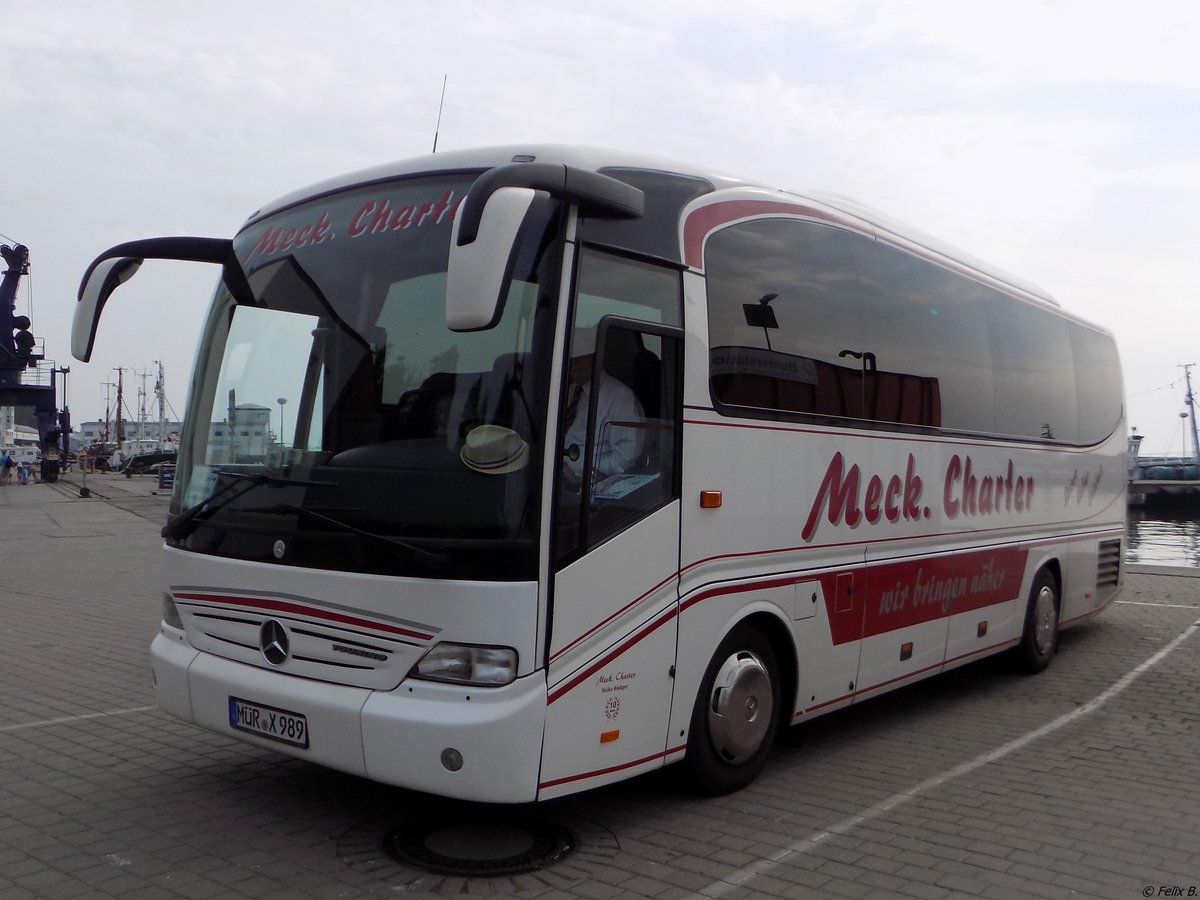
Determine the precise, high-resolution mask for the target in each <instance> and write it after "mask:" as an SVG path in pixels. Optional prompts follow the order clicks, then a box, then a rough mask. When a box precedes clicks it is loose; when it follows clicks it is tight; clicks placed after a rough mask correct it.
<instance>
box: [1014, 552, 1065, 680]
mask: <svg viewBox="0 0 1200 900" xmlns="http://www.w3.org/2000/svg"><path fill="white" fill-rule="evenodd" d="M1059 608H1060V601H1059V597H1058V581H1057V580H1056V579H1055V577H1054V575H1053V574H1051V572H1050V571H1049V570H1047V569H1040V570H1039V571H1038V573H1037V575H1035V576H1034V578H1033V586H1032V587H1031V588H1030V589H1029V603H1028V605H1027V606H1026V607H1025V628H1024V630H1023V631H1022V633H1021V643H1020V645H1019V646H1018V647H1017V658H1018V660H1019V662H1020V665H1021V668H1022V669H1023V670H1024V671H1026V672H1028V673H1029V674H1030V675H1036V674H1037V673H1038V672H1042V671H1044V670H1045V669H1046V667H1047V666H1049V665H1050V661H1051V660H1052V659H1054V651H1055V650H1056V649H1057V647H1058V615H1059Z"/></svg>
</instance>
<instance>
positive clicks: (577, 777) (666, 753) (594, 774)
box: [538, 746, 685, 791]
mask: <svg viewBox="0 0 1200 900" xmlns="http://www.w3.org/2000/svg"><path fill="white" fill-rule="evenodd" d="M684 749H685V746H680V747H672V748H671V749H669V750H664V751H663V752H662V753H652V754H651V755H650V756H643V757H642V758H641V759H635V760H633V761H632V762H627V763H620V764H618V765H615V766H609V767H608V768H605V769H596V770H595V771H593V772H580V773H579V774H578V775H566V776H564V777H562V778H555V779H553V780H551V781H544V782H542V783H541V784H539V785H538V790H543V791H544V790H546V789H547V788H552V787H558V786H559V785H560V784H571V783H572V782H575V781H583V780H584V779H585V778H599V777H600V776H601V775H610V774H612V773H613V772H620V771H622V770H624V769H632V768H633V767H634V766H641V765H645V764H646V763H648V762H654V761H655V760H656V759H665V758H666V757H668V756H670V755H671V754H672V753H678V752H680V751H681V750H684Z"/></svg>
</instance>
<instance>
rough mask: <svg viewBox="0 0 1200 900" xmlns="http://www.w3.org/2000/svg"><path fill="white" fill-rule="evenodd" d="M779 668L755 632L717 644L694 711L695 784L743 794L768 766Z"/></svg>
mask: <svg viewBox="0 0 1200 900" xmlns="http://www.w3.org/2000/svg"><path fill="white" fill-rule="evenodd" d="M779 710H780V696H779V664H778V661H777V659H776V656H775V648H774V647H773V646H772V645H771V642H770V640H769V639H768V638H767V637H766V635H764V634H763V633H762V632H761V631H760V630H758V629H757V628H751V627H748V626H742V627H739V628H736V629H734V630H733V631H732V632H730V633H729V635H727V636H726V638H725V639H724V640H723V641H721V644H720V646H719V647H718V648H717V652H716V653H715V654H714V655H713V658H712V661H711V662H709V664H708V669H707V670H706V671H705V673H704V680H703V681H702V682H701V684H700V693H699V695H698V696H697V697H696V705H695V707H694V708H693V710H692V721H691V730H690V732H689V734H688V744H687V761H688V763H689V765H690V768H691V772H692V775H693V777H694V779H695V780H696V782H697V783H698V784H699V785H700V786H701V787H702V788H703V789H705V790H706V791H709V792H711V793H714V794H728V793H731V792H732V791H737V790H741V789H742V788H744V787H745V786H746V785H748V784H749V783H750V782H751V781H753V780H754V777H755V776H756V775H757V774H758V772H759V770H760V769H762V767H763V763H764V762H766V759H767V754H768V753H770V751H771V744H772V742H773V741H774V738H775V732H776V730H777V729H778V727H779V714H780V713H779Z"/></svg>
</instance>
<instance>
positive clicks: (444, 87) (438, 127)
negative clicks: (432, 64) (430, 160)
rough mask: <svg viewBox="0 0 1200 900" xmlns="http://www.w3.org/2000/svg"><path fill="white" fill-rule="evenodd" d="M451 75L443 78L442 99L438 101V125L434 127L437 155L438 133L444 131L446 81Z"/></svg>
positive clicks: (434, 146)
mask: <svg viewBox="0 0 1200 900" xmlns="http://www.w3.org/2000/svg"><path fill="white" fill-rule="evenodd" d="M448 77H449V73H447V74H445V75H443V76H442V99H441V100H440V101H438V117H437V124H436V125H435V126H433V152H434V153H437V139H438V132H439V131H441V130H442V107H443V106H445V105H446V79H447V78H448Z"/></svg>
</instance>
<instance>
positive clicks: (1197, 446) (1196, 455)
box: [1179, 363, 1200, 465]
mask: <svg viewBox="0 0 1200 900" xmlns="http://www.w3.org/2000/svg"><path fill="white" fill-rule="evenodd" d="M1194 365H1195V363H1188V364H1187V365H1183V366H1180V367H1179V368H1181V369H1183V380H1184V383H1185V384H1186V385H1187V394H1186V395H1185V396H1184V398H1183V399H1184V402H1185V403H1186V404H1187V408H1188V418H1189V419H1191V422H1192V461H1193V462H1195V463H1196V464H1197V465H1200V438H1198V437H1197V435H1196V395H1195V394H1193V393H1192V366H1194Z"/></svg>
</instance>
